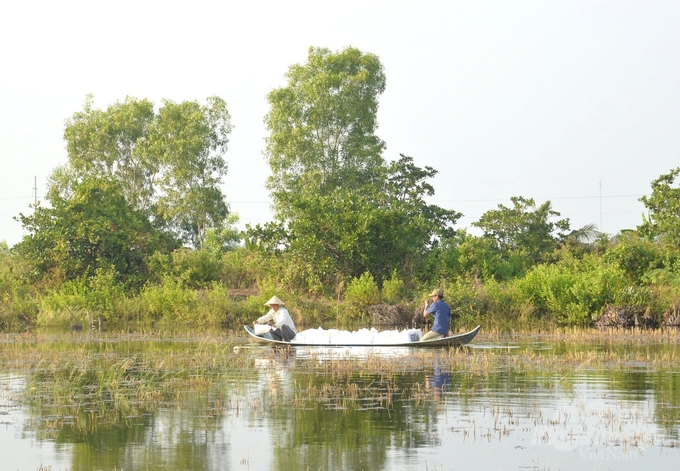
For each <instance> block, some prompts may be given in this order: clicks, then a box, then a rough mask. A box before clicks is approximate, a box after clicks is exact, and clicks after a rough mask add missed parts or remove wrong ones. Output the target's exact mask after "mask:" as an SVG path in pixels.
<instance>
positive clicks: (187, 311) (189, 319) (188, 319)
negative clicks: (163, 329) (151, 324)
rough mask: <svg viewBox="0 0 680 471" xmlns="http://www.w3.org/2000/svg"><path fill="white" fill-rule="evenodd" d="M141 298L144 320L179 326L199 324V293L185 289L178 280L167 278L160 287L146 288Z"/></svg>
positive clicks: (151, 286)
mask: <svg viewBox="0 0 680 471" xmlns="http://www.w3.org/2000/svg"><path fill="white" fill-rule="evenodd" d="M139 297H140V302H141V303H142V305H143V308H144V319H143V320H150V321H164V322H174V323H177V324H179V325H194V324H196V323H198V319H197V316H196V309H197V307H198V292H197V291H196V290H193V289H188V288H185V287H184V286H183V285H182V283H181V282H179V281H178V280H174V279H171V278H167V279H165V280H163V283H161V284H160V285H150V286H145V287H144V289H142V291H141V293H140V295H139Z"/></svg>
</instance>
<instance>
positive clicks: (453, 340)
mask: <svg viewBox="0 0 680 471" xmlns="http://www.w3.org/2000/svg"><path fill="white" fill-rule="evenodd" d="M243 327H244V328H245V329H246V332H248V335H249V336H250V339H251V341H253V342H254V343H258V344H267V345H282V346H291V347H418V348H421V347H460V346H461V345H465V344H467V343H469V342H470V341H471V340H472V339H473V338H475V335H477V332H479V329H481V328H482V326H481V325H478V326H477V327H475V328H474V329H472V330H471V331H470V332H466V333H464V334H456V335H451V336H449V337H444V338H439V339H434V340H425V341H415V342H403V343H378V344H376V343H371V344H367V343H351V344H339V343H303V342H296V341H295V339H293V341H292V342H283V341H281V340H273V339H270V338H266V337H262V336H260V335H256V334H255V332H254V331H253V328H252V327H250V326H249V325H244V326H243Z"/></svg>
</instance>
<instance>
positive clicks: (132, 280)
mask: <svg viewBox="0 0 680 471" xmlns="http://www.w3.org/2000/svg"><path fill="white" fill-rule="evenodd" d="M51 204H52V207H51V208H43V207H42V206H40V205H37V206H36V207H35V208H34V212H33V214H32V215H28V216H26V215H23V214H21V215H20V220H21V223H22V225H23V227H24V230H26V231H28V233H29V234H28V235H27V236H25V237H24V239H23V240H22V242H21V243H19V244H18V245H17V247H16V250H17V251H18V252H19V253H20V254H21V255H22V256H24V257H26V258H27V259H28V260H30V261H31V263H32V264H33V266H34V267H35V271H36V275H37V276H36V278H37V279H40V278H42V277H45V276H47V275H48V274H49V273H50V272H57V273H60V274H62V275H63V277H64V279H65V281H72V280H77V279H81V278H83V277H85V278H89V277H92V276H95V273H96V272H97V270H99V269H104V270H113V271H112V272H113V273H115V274H116V276H117V281H119V282H121V283H124V284H126V285H127V286H128V287H130V288H132V289H136V288H138V287H139V286H141V284H143V283H144V282H145V281H146V279H147V276H148V272H147V266H146V261H145V257H147V256H148V255H150V254H152V253H154V252H155V251H157V250H160V251H163V250H167V249H168V248H170V247H172V246H173V244H174V242H173V241H171V240H169V239H168V238H167V237H165V236H164V235H163V234H161V233H159V232H158V231H156V230H154V228H153V227H152V225H151V223H150V222H149V220H148V219H147V218H146V216H145V215H144V213H142V212H141V211H138V210H136V209H134V208H132V207H131V206H130V204H129V203H128V202H127V201H126V200H125V197H124V196H123V194H122V192H121V188H120V185H119V184H118V183H116V182H113V181H111V180H109V179H91V180H84V181H83V182H82V183H78V184H76V185H75V186H74V187H73V195H72V196H71V197H70V198H68V199H63V198H61V196H55V197H54V199H53V200H52V201H51Z"/></svg>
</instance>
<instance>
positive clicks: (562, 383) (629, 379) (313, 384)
mask: <svg viewBox="0 0 680 471" xmlns="http://www.w3.org/2000/svg"><path fill="white" fill-rule="evenodd" d="M513 347H516V348H507V345H503V344H496V345H494V344H493V343H488V345H487V346H486V347H485V348H484V349H472V348H471V349H469V350H467V351H448V350H442V351H434V352H429V353H426V354H425V353H420V352H417V351H414V350H412V349H388V351H381V350H380V349H379V350H373V349H370V350H367V349H365V348H358V349H304V348H293V349H271V348H239V349H236V350H234V349H233V348H232V347H229V346H220V344H215V345H212V346H206V345H205V344H202V343H197V344H195V345H194V344H191V343H188V342H186V341H183V342H178V343H176V344H173V343H172V342H170V343H164V344H163V345H148V344H144V343H141V344H139V345H130V344H129V343H126V344H125V345H121V346H120V350H118V349H117V348H118V345H117V344H116V343H115V342H111V343H109V344H107V345H106V346H102V345H91V346H90V345H85V346H83V347H78V349H75V350H68V348H73V347H68V346H60V347H59V348H63V349H64V350H62V351H61V352H60V354H59V356H58V361H54V362H53V363H52V364H50V365H48V367H46V366H36V367H33V368H29V369H27V370H25V371H22V372H21V373H13V374H12V375H11V376H10V375H6V376H0V422H1V423H2V424H3V425H4V427H0V429H4V430H0V453H2V454H3V456H8V455H10V454H11V453H10V452H14V451H15V450H21V451H20V452H19V456H20V458H16V459H15V460H14V461H9V462H5V461H3V467H5V465H8V466H9V468H8V469H26V470H35V469H37V468H38V466H40V465H41V464H45V465H50V466H52V467H53V469H101V470H104V471H108V470H113V469H148V470H152V471H156V470H158V471H160V470H167V469H186V470H192V469H196V470H198V469H200V470H225V469H226V470H232V469H233V470H237V469H248V470H256V469H262V470H268V469H273V470H289V469H310V470H321V469H325V470H327V469H371V470H392V469H396V470H419V471H420V470H423V469H428V468H435V469H442V468H443V469H450V468H479V469H493V468H496V469H498V468H503V469H508V468H509V469H513V468H514V469H517V468H538V469H541V468H551V469H552V468H554V469H575V468H589V469H594V468H597V467H598V466H600V467H601V469H606V468H608V467H609V468H615V469H637V468H639V467H640V466H641V465H644V466H658V467H660V468H662V469H664V468H669V467H670V466H671V463H673V465H674V464H675V463H677V460H678V458H680V449H679V448H678V442H677V440H678V431H679V429H680V417H679V412H680V394H678V391H680V371H679V370H678V368H677V366H674V363H672V362H670V361H669V362H666V363H659V365H658V366H656V367H650V366H649V364H647V366H644V367H643V366H640V365H642V363H637V362H638V360H639V359H641V358H643V355H648V354H649V355H651V358H659V356H660V355H667V356H668V358H671V359H672V358H674V357H673V355H677V352H678V346H677V345H675V346H665V347H663V348H661V347H654V350H650V351H649V352H651V353H648V352H647V351H646V350H645V349H644V348H642V347H637V346H635V347H628V348H629V349H628V350H627V349H626V347H622V346H620V345H616V346H614V347H612V348H611V349H610V350H611V351H613V352H614V353H611V356H605V359H606V361H605V362H600V363H595V362H594V361H593V360H592V358H594V357H593V356H592V352H591V351H590V350H588V349H587V348H583V350H582V357H583V358H581V356H576V357H574V358H576V360H578V361H575V360H569V361H564V360H561V359H560V358H561V357H559V356H558V357H556V356H555V355H565V356H567V355H569V354H570V352H571V354H573V351H574V348H575V347H574V346H573V345H571V346H570V345H566V346H565V345H556V346H555V348H553V349H546V348H545V345H540V344H538V343H531V344H526V345H520V344H519V343H518V344H517V345H513ZM41 348H45V347H44V346H43V347H41ZM630 348H633V350H630ZM88 349H90V350H88ZM636 349H639V355H638V353H637V350H636ZM390 350H391V351H390ZM395 350H396V351H395ZM45 351H49V348H45ZM556 352H560V353H559V354H558V353H556ZM631 352H633V353H634V354H633V353H631ZM31 355H38V353H36V352H33V353H31ZM543 355H551V356H550V357H548V359H547V360H546V357H543ZM607 355H610V354H609V353H608V354H607ZM608 358H611V361H610V360H607V359H608ZM631 358H632V360H631V361H630V365H631V366H630V367H624V368H621V367H620V365H621V362H622V361H623V360H626V361H629V359H631ZM548 360H549V361H548ZM608 361H610V363H607V362H608ZM0 364H9V362H6V363H5V362H3V363H0ZM15 364H18V362H15ZM548 364H549V365H556V366H555V367H553V368H551V367H546V366H544V365H548ZM40 365H44V360H42V359H41V363H40ZM536 365H538V366H536ZM636 365H637V366H636ZM615 366H616V367H615ZM2 374H3V372H2V371H0V375H2ZM13 456H14V455H13ZM454 458H455V462H453V461H452V460H453V459H454Z"/></svg>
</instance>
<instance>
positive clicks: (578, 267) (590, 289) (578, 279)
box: [515, 255, 626, 325]
mask: <svg viewBox="0 0 680 471" xmlns="http://www.w3.org/2000/svg"><path fill="white" fill-rule="evenodd" d="M515 283H516V285H517V288H518V289H519V290H520V291H521V292H522V293H523V294H524V297H525V299H527V300H529V301H530V302H531V303H532V304H533V305H534V306H535V307H536V309H538V310H539V311H540V312H542V313H544V314H548V315H554V316H555V317H556V320H557V321H558V322H559V323H561V324H566V325H589V324H591V323H592V321H593V319H594V318H595V317H597V315H599V314H600V313H601V312H602V310H603V309H604V306H605V305H606V304H609V303H614V302H615V301H616V295H617V293H618V292H619V291H620V290H621V289H622V288H623V287H624V286H626V279H625V276H624V273H623V272H622V271H621V270H620V269H618V268H616V267H614V266H611V265H607V264H605V263H604V261H603V260H602V259H601V258H599V257H596V256H593V255H586V256H584V258H583V259H581V260H576V259H574V258H570V257H567V258H565V259H563V260H561V261H560V262H558V263H557V264H554V265H539V266H537V267H535V268H533V269H532V270H530V271H529V272H528V273H527V275H526V276H525V277H524V278H522V279H520V280H517V281H516V282H515Z"/></svg>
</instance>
